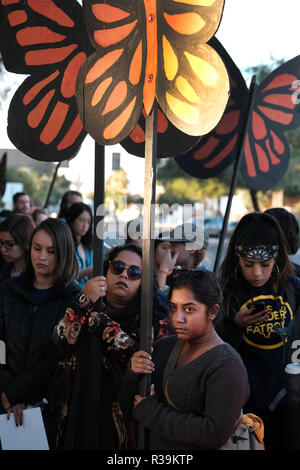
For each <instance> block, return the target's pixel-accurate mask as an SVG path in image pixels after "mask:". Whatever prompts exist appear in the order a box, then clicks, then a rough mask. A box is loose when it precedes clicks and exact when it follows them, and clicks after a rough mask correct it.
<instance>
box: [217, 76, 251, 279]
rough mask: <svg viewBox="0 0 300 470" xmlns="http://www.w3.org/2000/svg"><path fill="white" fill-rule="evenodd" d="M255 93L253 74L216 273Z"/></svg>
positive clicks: (221, 235) (219, 258)
mask: <svg viewBox="0 0 300 470" xmlns="http://www.w3.org/2000/svg"><path fill="white" fill-rule="evenodd" d="M255 94H256V76H255V75H253V77H252V80H251V85H250V90H249V97H248V103H247V112H246V118H245V122H244V126H243V129H242V132H241V136H240V150H239V153H238V155H237V158H236V161H235V165H234V170H233V176H232V180H231V185H230V190H229V195H228V201H227V205H226V211H225V215H224V220H223V225H222V230H221V234H220V240H219V244H218V249H217V253H216V258H215V264H214V273H215V274H217V273H218V269H219V265H220V261H221V254H222V250H223V246H224V241H225V235H226V231H227V225H228V220H229V215H230V211H231V205H232V199H233V196H234V193H235V188H236V183H237V176H238V172H239V169H240V164H241V160H242V155H243V152H244V144H245V137H246V133H247V129H248V125H249V119H250V114H251V110H252V107H253V103H254V98H255Z"/></svg>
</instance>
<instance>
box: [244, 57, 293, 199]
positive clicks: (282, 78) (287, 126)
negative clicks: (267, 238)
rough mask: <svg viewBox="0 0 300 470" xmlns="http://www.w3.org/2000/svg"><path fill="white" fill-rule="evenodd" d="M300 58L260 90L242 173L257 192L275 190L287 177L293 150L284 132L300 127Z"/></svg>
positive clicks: (247, 139)
mask: <svg viewBox="0 0 300 470" xmlns="http://www.w3.org/2000/svg"><path fill="white" fill-rule="evenodd" d="M299 80H300V55H299V56H296V57H294V58H293V59H291V60H289V61H288V62H285V63H284V64H282V65H281V66H279V67H278V68H277V69H276V70H274V71H273V72H272V73H270V74H269V75H268V76H267V77H266V78H265V79H264V80H263V81H262V83H261V84H260V85H259V86H258V87H257V89H256V94H255V99H254V104H253V109H252V111H251V115H250V120H249V125H248V129H247V134H246V136H245V143H244V157H243V159H242V162H241V172H242V175H243V178H244V180H245V182H246V183H247V184H248V185H249V187H250V188H251V189H253V190H262V191H266V190H268V189H271V188H273V187H274V186H276V184H277V183H278V182H279V181H280V179H281V178H282V177H283V175H284V174H285V172H286V170H287V168H288V165H289V160H290V147H289V143H288V141H287V138H286V137H285V135H284V133H285V132H287V131H289V130H292V129H295V128H296V127H298V126H299V125H300V105H299V103H297V101H298V100H297V99H296V95H297V92H299V90H300V81H299Z"/></svg>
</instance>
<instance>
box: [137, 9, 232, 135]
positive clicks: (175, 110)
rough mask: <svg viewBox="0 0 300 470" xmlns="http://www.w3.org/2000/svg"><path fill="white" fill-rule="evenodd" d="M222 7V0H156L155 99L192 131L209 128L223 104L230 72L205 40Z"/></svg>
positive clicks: (180, 125)
mask: <svg viewBox="0 0 300 470" xmlns="http://www.w3.org/2000/svg"><path fill="white" fill-rule="evenodd" d="M223 6H224V1H223V0H184V2H181V1H179V0H175V1H172V0H165V1H164V2H157V31H158V34H157V85H156V93H157V99H158V102H159V104H160V106H161V108H162V110H163V112H164V114H165V115H166V116H167V118H168V119H169V120H170V121H171V122H172V123H173V124H174V125H175V126H176V127H177V128H178V129H180V130H181V131H182V132H185V133H187V134H190V135H195V136H197V135H198V136H199V135H201V136H202V135H205V134H207V133H208V132H210V131H211V130H212V129H213V128H214V127H215V126H216V125H217V123H218V122H219V120H220V119H221V117H222V115H223V113H224V110H225V108H226V105H227V101H228V94H229V79H228V74H227V71H226V68H225V65H224V63H223V61H222V59H221V57H220V56H219V54H218V53H217V52H216V51H215V49H214V48H213V47H211V46H210V45H209V44H207V41H208V40H209V39H211V38H212V36H213V35H214V34H215V32H216V30H217V28H218V26H219V23H220V20H221V16H222V12H223ZM146 74H147V71H146Z"/></svg>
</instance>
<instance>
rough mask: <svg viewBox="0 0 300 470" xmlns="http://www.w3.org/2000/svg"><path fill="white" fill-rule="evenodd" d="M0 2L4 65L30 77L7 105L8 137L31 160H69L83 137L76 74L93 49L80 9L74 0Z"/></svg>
mask: <svg viewBox="0 0 300 470" xmlns="http://www.w3.org/2000/svg"><path fill="white" fill-rule="evenodd" d="M0 5H1V25H0V26H1V30H0V49H1V53H2V57H3V62H4V65H5V67H6V69H7V70H9V71H11V72H15V73H22V74H29V75H30V76H29V77H28V78H27V79H26V80H25V81H24V82H23V83H22V85H21V86H20V87H19V89H18V90H17V92H16V94H15V95H14V97H13V99H12V101H11V103H10V108H9V113H8V128H7V132H8V136H9V138H10V140H11V141H12V142H13V143H14V145H15V146H16V147H17V148H18V149H19V150H21V151H22V152H23V153H25V154H27V155H28V156H30V157H32V158H34V159H37V160H41V161H53V162H57V161H62V160H65V159H69V158H72V157H74V156H75V155H76V153H77V151H78V149H79V147H80V144H81V143H82V141H83V139H84V138H85V136H86V131H85V129H84V128H83V125H82V122H81V119H80V117H79V115H78V111H77V103H76V99H75V85H76V78H77V75H78V71H79V68H80V66H81V65H82V63H83V62H84V61H85V59H86V57H87V56H88V55H89V54H90V53H91V51H92V48H91V45H90V42H89V40H88V38H87V36H86V33H85V28H84V21H83V14H82V7H81V6H80V5H79V4H78V3H77V2H75V1H74V0H64V1H63V2H59V1H57V0H42V1H41V0H27V1H26V2H24V1H21V0H0Z"/></svg>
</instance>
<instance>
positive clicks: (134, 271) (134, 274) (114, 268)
mask: <svg viewBox="0 0 300 470" xmlns="http://www.w3.org/2000/svg"><path fill="white" fill-rule="evenodd" d="M109 268H110V270H111V272H112V273H113V274H117V275H120V274H122V272H123V271H124V270H125V269H126V270H127V276H128V279H130V280H131V281H137V280H138V279H141V277H142V270H141V268H140V267H139V266H136V265H135V264H132V265H131V266H128V265H127V264H126V263H124V262H123V261H121V260H118V259H117V260H115V261H110V262H109Z"/></svg>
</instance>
